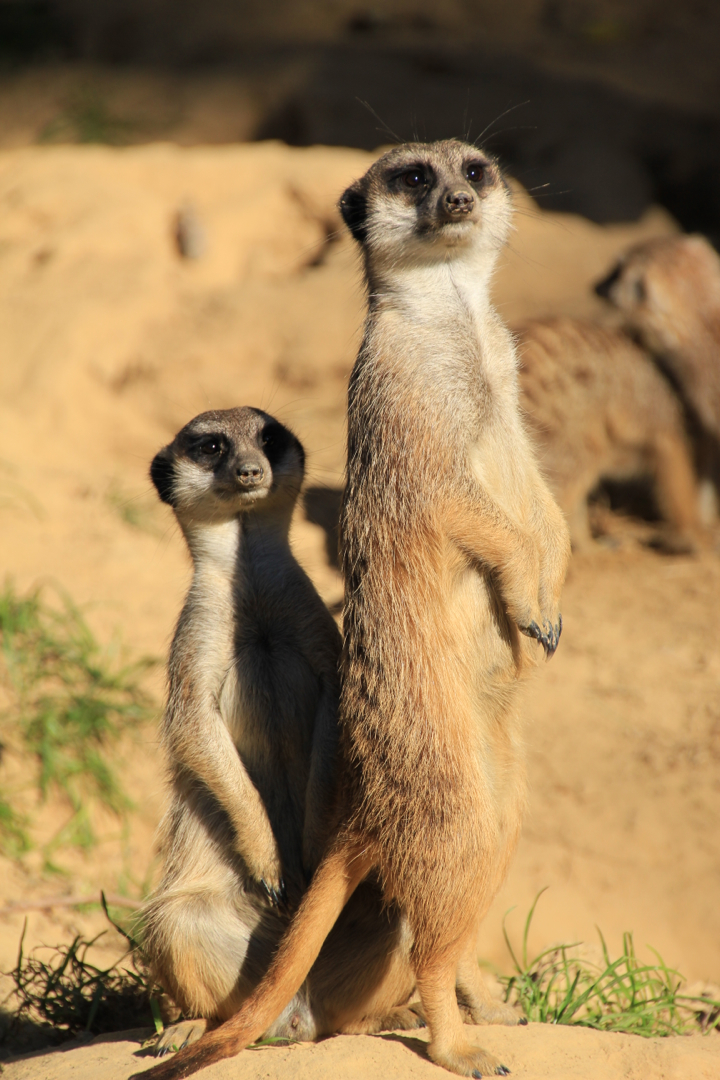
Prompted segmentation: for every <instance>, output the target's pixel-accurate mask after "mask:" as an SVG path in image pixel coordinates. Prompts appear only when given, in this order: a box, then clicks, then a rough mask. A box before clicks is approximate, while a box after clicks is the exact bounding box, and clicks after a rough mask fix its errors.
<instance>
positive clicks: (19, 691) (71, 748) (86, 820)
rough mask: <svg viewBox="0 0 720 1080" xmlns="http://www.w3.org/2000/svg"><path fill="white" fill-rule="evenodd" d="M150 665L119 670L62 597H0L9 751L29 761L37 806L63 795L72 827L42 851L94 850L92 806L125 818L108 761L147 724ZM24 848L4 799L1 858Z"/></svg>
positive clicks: (111, 653)
mask: <svg viewBox="0 0 720 1080" xmlns="http://www.w3.org/2000/svg"><path fill="white" fill-rule="evenodd" d="M153 663H154V661H152V660H149V659H142V660H139V661H136V662H134V663H131V664H123V663H122V662H121V661H120V658H119V657H118V655H117V650H112V649H103V648H101V647H100V645H99V644H98V642H97V641H96V640H95V638H94V636H93V634H92V632H91V630H90V628H89V627H88V625H87V623H86V621H85V620H84V618H83V616H82V614H81V613H80V611H79V609H78V608H77V607H76V606H75V605H74V604H73V603H72V601H71V600H70V599H69V598H68V597H67V596H66V595H64V594H62V593H58V602H57V603H56V604H55V605H52V606H51V605H49V604H48V603H46V602H45V599H44V596H43V594H42V592H41V590H40V589H34V590H31V591H30V592H29V593H27V594H26V595H25V596H19V595H18V594H17V593H16V592H15V589H14V587H13V586H12V585H11V584H9V583H7V584H6V585H5V588H4V590H3V591H2V592H0V684H1V685H2V688H3V690H4V691H5V694H6V697H7V699H8V701H9V705H8V706H7V707H6V708H4V709H3V710H2V711H0V721H2V724H3V732H4V738H5V741H6V743H7V745H8V747H12V749H13V750H15V751H16V752H17V753H18V754H20V755H30V756H31V757H32V758H33V759H34V763H35V779H34V786H35V789H36V791H37V794H38V795H39V797H40V798H41V799H42V800H45V799H46V798H47V797H48V795H49V794H51V793H56V794H57V793H59V794H61V795H62V796H63V797H64V798H65V800H66V801H67V802H68V803H69V806H70V809H71V814H70V818H69V819H68V820H67V821H66V822H65V823H64V824H63V825H62V827H61V828H60V829H59V831H58V833H57V834H56V836H55V837H54V838H53V840H52V841H51V842H50V844H49V845H47V849H46V854H47V855H48V856H49V855H50V854H51V853H52V851H54V850H55V849H57V848H58V847H60V846H62V845H66V844H70V845H74V846H78V847H89V846H91V845H92V844H93V843H94V841H95V836H94V833H93V830H92V825H91V818H90V810H91V806H92V803H93V802H97V803H99V804H101V805H102V806H104V807H106V808H107V809H109V810H111V811H113V812H114V813H115V814H117V815H119V816H122V815H124V813H125V812H126V811H127V810H128V809H129V808H130V801H129V799H128V797H127V795H126V794H125V793H124V791H123V789H122V786H121V784H120V782H119V780H118V777H117V774H116V771H115V769H114V767H113V764H112V760H111V756H110V751H111V749H112V747H113V746H114V745H115V744H116V743H117V741H118V740H119V738H120V737H121V736H122V735H123V733H124V732H126V731H128V730H131V729H132V728H134V727H136V726H137V725H138V724H140V723H141V722H143V721H145V720H147V719H148V718H149V717H150V716H151V715H152V708H151V702H150V699H149V698H148V696H147V694H146V693H145V691H144V690H143V689H142V686H141V680H142V676H143V675H144V674H145V672H146V671H147V669H148V667H150V666H152V664H153ZM29 846H30V838H29V832H28V821H27V818H26V817H24V816H23V815H22V814H20V812H19V811H18V810H17V809H16V807H15V806H14V805H13V799H12V796H11V795H9V794H8V792H7V791H6V792H5V795H4V799H3V801H2V802H0V848H2V850H4V851H5V852H6V853H7V854H11V855H17V854H20V853H22V851H24V850H27V848H28V847H29Z"/></svg>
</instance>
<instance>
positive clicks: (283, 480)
mask: <svg viewBox="0 0 720 1080" xmlns="http://www.w3.org/2000/svg"><path fill="white" fill-rule="evenodd" d="M304 465H305V453H304V451H303V448H302V446H301V444H300V442H299V441H298V440H297V439H296V438H295V436H294V435H293V433H292V432H291V431H289V430H288V429H287V428H286V427H284V426H283V425H282V424H281V423H279V422H278V421H277V420H275V419H273V417H272V416H268V414H267V413H264V412H262V411H261V410H260V409H252V408H249V407H246V408H241V409H223V410H219V411H215V412H205V413H200V415H199V416H196V417H195V419H194V420H191V421H190V423H189V424H186V425H185V427H184V428H183V429H182V431H179V432H178V434H177V435H176V436H175V438H174V439H173V441H172V442H171V443H170V444H169V445H168V446H166V447H165V448H164V449H163V450H161V451H160V452H159V453H158V454H156V455H155V457H154V459H153V462H152V465H151V466H150V478H151V479H152V482H153V484H154V485H155V487H156V489H157V492H158V495H159V496H160V498H161V499H162V500H163V502H166V503H168V504H169V505H170V506H172V508H173V510H174V511H175V513H176V514H177V515H178V516H179V517H180V518H183V519H188V520H194V521H209V522H217V521H224V520H229V519H230V518H233V517H236V516H237V515H238V514H241V513H244V512H247V511H251V510H252V509H253V508H255V507H257V506H258V505H262V504H263V502H264V501H265V500H271V501H272V502H273V503H274V504H275V503H285V504H287V506H288V507H289V508H290V509H292V506H293V505H294V503H295V500H296V499H297V496H298V493H299V491H300V487H301V485H302V481H303V473H304Z"/></svg>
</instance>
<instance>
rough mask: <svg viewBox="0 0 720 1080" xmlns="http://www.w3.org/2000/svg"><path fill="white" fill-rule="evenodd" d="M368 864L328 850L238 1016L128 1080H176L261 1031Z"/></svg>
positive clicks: (352, 853) (296, 985) (349, 848)
mask: <svg viewBox="0 0 720 1080" xmlns="http://www.w3.org/2000/svg"><path fill="white" fill-rule="evenodd" d="M371 866H372V862H371V860H370V858H369V857H368V855H366V854H365V853H364V852H362V851H360V849H359V848H358V847H356V846H355V845H353V844H348V843H345V844H343V845H342V846H338V847H336V848H335V849H334V850H333V851H331V852H330V853H329V854H328V855H327V856H326V858H325V859H323V861H322V863H321V864H320V866H319V867H318V869H317V871H316V873H315V876H314V878H313V880H312V882H311V884H310V888H309V889H308V891H307V893H306V894H305V896H304V897H303V900H302V903H301V904H300V907H299V908H298V910H297V912H296V914H295V917H294V918H293V920H292V922H291V924H290V926H289V928H288V930H287V931H286V933H285V936H284V937H283V939H282V941H281V942H280V946H279V948H278V951H277V953H276V954H275V956H274V958H273V961H272V963H271V965H270V967H269V968H268V971H267V974H266V975H265V977H264V978H263V979H262V981H261V982H260V983H259V985H258V986H257V987H256V988H255V990H253V992H252V994H251V995H250V997H249V998H247V1000H246V1001H245V1002H243V1005H242V1007H241V1008H240V1010H239V1012H237V1013H236V1014H235V1015H234V1016H232V1017H230V1019H229V1020H226V1021H225V1023H224V1024H221V1025H220V1026H219V1027H217V1028H215V1029H214V1030H213V1031H210V1032H208V1033H207V1034H206V1035H204V1036H203V1037H202V1038H201V1039H200V1040H199V1041H198V1042H196V1043H193V1045H192V1046H188V1047H186V1048H185V1049H184V1050H179V1051H178V1053H177V1054H175V1055H174V1056H173V1057H172V1058H170V1059H169V1060H168V1061H163V1062H161V1063H160V1064H159V1065H156V1066H155V1067H154V1068H152V1069H148V1070H147V1071H145V1072H139V1073H133V1075H132V1076H131V1077H130V1078H129V1080H141V1078H142V1080H180V1078H181V1077H185V1076H191V1075H192V1074H193V1073H196V1072H198V1071H199V1070H200V1069H204V1068H206V1067H207V1066H208V1065H212V1064H213V1062H215V1061H219V1060H221V1059H222V1058H229V1057H234V1056H235V1054H237V1053H239V1051H240V1050H242V1049H243V1048H244V1047H245V1046H248V1045H249V1044H250V1043H251V1042H254V1041H255V1040H256V1039H258V1038H259V1037H260V1036H261V1035H262V1034H263V1032H265V1031H267V1029H268V1028H269V1027H270V1024H271V1023H272V1022H273V1020H275V1019H276V1018H277V1017H278V1016H279V1015H280V1013H281V1012H282V1010H283V1009H284V1007H285V1006H286V1005H287V1003H288V1001H290V1000H291V999H292V997H293V996H294V995H295V994H296V993H297V991H298V990H299V989H300V987H301V986H302V984H303V981H304V980H305V978H306V977H307V974H308V972H309V971H310V968H311V967H312V965H313V964H314V962H315V959H316V958H317V955H318V953H319V952H320V949H321V948H322V945H323V942H324V941H325V938H326V937H327V935H328V934H329V933H330V930H331V929H332V927H333V925H334V923H335V921H336V919H337V917H338V915H339V914H340V912H341V911H342V909H343V908H344V907H345V904H346V903H347V902H348V900H349V899H350V897H351V895H352V894H353V892H354V891H355V889H356V888H357V886H358V885H359V884H360V882H361V881H362V879H363V878H364V877H366V875H367V874H368V872H369V870H370V869H371Z"/></svg>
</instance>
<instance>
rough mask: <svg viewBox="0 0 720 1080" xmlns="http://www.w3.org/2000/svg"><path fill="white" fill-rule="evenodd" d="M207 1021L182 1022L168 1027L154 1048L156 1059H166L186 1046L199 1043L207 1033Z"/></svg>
mask: <svg viewBox="0 0 720 1080" xmlns="http://www.w3.org/2000/svg"><path fill="white" fill-rule="evenodd" d="M207 1026H208V1023H207V1020H203V1019H202V1018H200V1019H198V1020H181V1021H180V1022H179V1023H177V1024H171V1025H170V1027H166V1028H165V1030H164V1031H163V1033H162V1035H160V1037H159V1039H158V1041H157V1042H156V1043H155V1046H154V1048H153V1049H154V1053H155V1056H156V1057H165V1055H166V1054H175V1053H177V1051H178V1050H182V1049H183V1047H185V1046H191V1045H192V1044H193V1043H194V1042H197V1041H198V1039H200V1038H201V1037H202V1036H203V1035H204V1034H205V1032H206V1031H207Z"/></svg>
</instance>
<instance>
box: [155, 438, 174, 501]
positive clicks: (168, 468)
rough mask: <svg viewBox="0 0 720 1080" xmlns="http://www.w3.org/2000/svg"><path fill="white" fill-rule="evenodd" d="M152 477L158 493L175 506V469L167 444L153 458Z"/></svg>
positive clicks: (163, 499)
mask: <svg viewBox="0 0 720 1080" xmlns="http://www.w3.org/2000/svg"><path fill="white" fill-rule="evenodd" d="M150 479H151V480H152V482H153V484H154V485H155V488H156V490H157V493H158V495H159V496H160V498H161V499H162V501H163V502H164V503H167V504H168V505H169V506H173V480H174V479H175V470H174V468H173V460H172V456H171V455H170V454H169V453H168V448H167V446H166V447H165V449H164V450H161V451H160V452H159V453H158V454H156V455H155V457H154V458H153V460H152V465H151V466H150Z"/></svg>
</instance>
